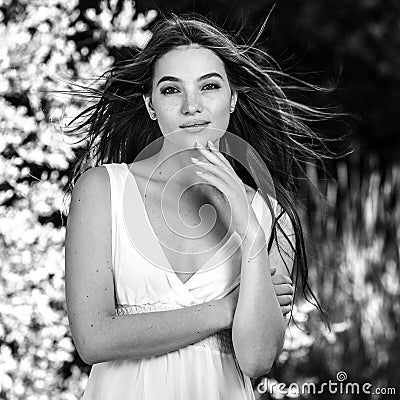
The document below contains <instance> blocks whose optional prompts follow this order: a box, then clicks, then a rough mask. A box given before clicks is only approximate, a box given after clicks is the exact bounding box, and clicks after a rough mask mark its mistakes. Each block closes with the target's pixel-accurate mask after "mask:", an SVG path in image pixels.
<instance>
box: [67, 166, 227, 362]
mask: <svg viewBox="0 0 400 400" xmlns="http://www.w3.org/2000/svg"><path fill="white" fill-rule="evenodd" d="M65 267H66V269H65V277H66V280H65V291H66V300H67V313H68V319H69V323H70V328H71V332H72V337H73V340H74V343H75V345H76V348H77V350H78V353H79V355H80V356H81V358H82V360H83V361H84V362H86V363H88V364H94V363H100V362H105V361H110V360H116V359H135V358H143V357H151V356H156V355H160V354H165V353H167V352H170V351H174V350H177V349H179V348H182V347H185V346H187V345H189V344H191V343H194V342H197V341H199V340H201V339H204V338H205V337H207V336H209V335H211V334H213V333H215V332H217V331H220V330H221V329H225V328H228V327H229V326H231V324H232V319H233V313H234V311H233V305H234V304H233V302H229V301H227V300H228V299H225V300H224V301H221V300H222V299H221V300H219V301H210V302H206V303H203V304H199V305H196V306H192V307H187V308H182V309H177V310H168V311H159V312H150V313H140V314H135V315H123V316H116V315H115V305H114V284H113V276H112V264H111V212H110V186H109V178H108V174H107V171H106V170H105V167H95V168H92V169H90V170H89V171H86V172H85V173H84V174H83V175H82V176H81V177H80V178H79V180H78V182H77V183H76V185H75V187H74V190H73V194H72V198H71V204H70V212H69V216H68V221H67V232H66V240H65ZM229 310H232V312H229ZM227 311H228V312H227Z"/></svg>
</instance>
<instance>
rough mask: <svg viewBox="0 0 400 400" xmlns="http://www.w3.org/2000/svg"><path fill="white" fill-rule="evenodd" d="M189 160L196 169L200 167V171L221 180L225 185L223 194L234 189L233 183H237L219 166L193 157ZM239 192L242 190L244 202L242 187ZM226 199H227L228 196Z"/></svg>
mask: <svg viewBox="0 0 400 400" xmlns="http://www.w3.org/2000/svg"><path fill="white" fill-rule="evenodd" d="M191 159H192V161H193V163H194V164H195V165H197V166H198V167H200V168H201V169H202V170H205V171H207V172H208V173H210V174H212V175H215V176H216V177H217V178H219V179H220V180H221V183H222V184H224V185H225V190H224V191H223V193H225V194H227V193H228V190H229V189H230V188H232V187H234V183H238V181H235V177H234V176H233V175H231V174H230V173H229V172H227V171H226V169H224V168H222V167H220V166H219V165H215V164H210V163H208V162H203V161H199V160H197V159H195V158H193V157H192V158H191ZM202 172H203V171H202ZM232 180H233V182H232ZM240 190H243V196H246V201H247V194H246V190H245V189H243V188H242V187H240ZM227 197H228V198H229V196H227Z"/></svg>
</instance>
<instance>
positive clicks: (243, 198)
mask: <svg viewBox="0 0 400 400" xmlns="http://www.w3.org/2000/svg"><path fill="white" fill-rule="evenodd" d="M196 147H197V149H198V150H199V151H200V153H201V154H202V155H203V156H204V157H205V158H206V160H208V162H207V161H205V162H204V161H199V160H197V159H195V158H193V157H192V161H193V162H194V163H195V164H196V165H197V166H198V167H201V168H202V169H203V170H204V171H203V170H202V171H200V172H202V174H200V175H199V176H200V177H201V178H203V179H204V180H206V181H207V182H209V183H210V184H211V185H213V186H214V187H216V188H217V189H218V190H219V191H220V192H222V194H223V195H224V196H223V200H222V201H220V202H219V204H216V207H217V208H220V210H217V211H220V212H219V214H220V216H221V219H222V220H223V222H224V223H225V224H226V226H228V229H229V231H230V232H231V233H233V231H236V232H237V233H238V234H239V235H240V237H241V238H242V239H244V238H245V237H246V235H248V234H249V233H251V234H256V233H257V232H258V231H259V230H260V229H261V228H260V225H259V223H258V220H257V217H256V215H255V214H254V211H253V209H252V207H251V204H250V203H249V201H248V199H247V194H246V188H245V186H244V184H243V182H242V180H241V179H240V178H239V177H238V175H237V174H236V172H235V170H234V169H233V168H232V166H231V165H230V164H229V161H228V160H227V159H226V158H225V157H224V156H223V155H222V153H221V152H220V151H219V150H218V149H217V148H216V147H215V146H214V145H213V144H212V143H211V141H208V146H207V147H204V146H202V145H200V144H199V143H198V142H196ZM217 203H218V202H217ZM229 209H230V210H231V215H232V216H231V219H229V215H226V214H227V213H226V210H229Z"/></svg>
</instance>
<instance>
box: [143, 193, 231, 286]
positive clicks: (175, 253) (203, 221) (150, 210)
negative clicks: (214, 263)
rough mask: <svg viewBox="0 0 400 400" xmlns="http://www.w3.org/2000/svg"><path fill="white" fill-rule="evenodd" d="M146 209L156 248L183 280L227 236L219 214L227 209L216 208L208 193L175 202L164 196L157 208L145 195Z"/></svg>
mask: <svg viewBox="0 0 400 400" xmlns="http://www.w3.org/2000/svg"><path fill="white" fill-rule="evenodd" d="M146 211H147V214H148V219H149V222H150V224H151V228H152V230H153V232H154V234H155V236H156V237H157V239H158V242H159V243H158V244H159V245H160V250H161V249H162V251H163V253H164V255H165V257H166V258H167V260H168V262H169V264H170V266H171V268H173V270H174V271H175V272H176V273H177V275H178V276H179V274H182V278H181V280H183V281H186V280H187V279H188V278H189V274H193V273H195V272H196V271H197V270H199V269H200V268H201V267H202V266H204V265H205V264H206V263H207V262H208V261H209V260H210V259H211V258H213V257H214V256H215V255H216V253H217V252H219V251H220V249H221V248H222V247H223V246H224V245H225V244H226V242H227V241H228V239H229V236H230V234H229V232H228V227H226V226H225V225H224V224H223V223H221V220H222V219H221V218H220V215H219V214H220V213H221V212H227V213H229V210H221V209H220V208H218V209H217V207H215V205H214V204H213V199H212V198H210V196H203V195H199V194H197V195H196V193H194V194H188V195H186V196H181V198H180V199H179V201H178V199H177V198H172V197H169V198H168V197H166V198H165V199H163V201H162V206H161V207H160V200H159V199H156V196H154V197H153V196H151V195H148V196H146ZM224 220H226V219H224Z"/></svg>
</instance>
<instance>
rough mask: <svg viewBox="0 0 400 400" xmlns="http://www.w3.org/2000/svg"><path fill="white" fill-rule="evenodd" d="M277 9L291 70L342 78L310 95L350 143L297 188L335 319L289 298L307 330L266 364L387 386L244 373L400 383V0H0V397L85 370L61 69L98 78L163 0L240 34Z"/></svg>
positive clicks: (65, 396) (49, 390) (323, 294)
mask: <svg viewBox="0 0 400 400" xmlns="http://www.w3.org/2000/svg"><path fill="white" fill-rule="evenodd" d="M272 8H273V12H272V13H271V15H270V17H269V19H268V23H267V25H266V28H265V31H264V33H263V35H262V37H261V39H260V41H261V42H262V46H263V47H264V48H265V49H267V50H268V51H269V52H270V54H271V55H272V56H273V57H275V58H276V59H277V60H278V62H279V63H280V65H281V66H282V68H283V69H284V70H285V71H286V72H290V73H294V74H297V76H299V77H302V78H304V79H306V80H308V81H309V82H312V83H317V84H322V85H325V86H329V85H331V84H333V83H334V82H337V85H338V88H337V90H336V91H335V92H333V93H332V94H330V95H329V96H328V95H324V96H321V95H318V97H315V96H314V98H312V97H310V98H309V99H306V100H307V101H310V103H313V104H314V105H319V106H324V105H327V104H336V105H339V106H340V107H341V110H342V111H345V112H349V113H352V114H353V115H354V116H355V118H353V119H351V121H350V122H349V121H347V122H346V123H343V121H337V122H336V123H332V122H330V123H329V125H325V127H324V128H321V129H326V130H328V131H329V132H331V134H332V135H336V134H338V133H344V132H346V133H348V132H351V141H352V143H351V147H352V148H353V153H352V154H351V155H350V156H348V157H346V158H342V159H340V160H336V161H330V162H329V163H328V164H327V167H328V170H329V172H330V174H331V175H330V176H329V177H327V176H325V175H323V174H322V172H321V170H320V169H319V168H318V166H317V165H309V166H308V167H307V174H308V176H309V178H310V180H309V183H306V182H304V185H303V186H302V187H301V188H300V193H301V197H300V198H299V202H301V203H302V204H303V205H304V207H300V210H301V213H302V214H301V218H302V221H303V223H304V229H305V235H306V241H307V250H308V253H309V255H310V260H309V268H310V282H311V287H312V289H313V291H314V292H315V293H316V295H317V297H318V299H319V300H320V302H321V303H322V306H323V308H324V309H325V310H326V311H327V312H328V314H329V317H330V320H331V323H332V331H331V332H329V331H328V330H327V328H326V326H325V324H324V322H323V320H322V319H321V316H320V314H319V313H318V312H317V310H316V308H315V307H313V306H311V305H310V304H309V303H307V302H304V301H299V302H298V303H297V304H296V305H295V308H294V317H295V320H296V321H297V324H298V326H299V327H301V329H299V328H298V327H296V326H294V325H293V326H292V325H291V326H290V329H288V332H287V340H286V343H285V349H284V351H283V353H282V354H281V356H280V357H279V360H277V361H276V363H275V366H274V368H273V370H272V371H271V373H270V374H269V375H268V378H269V379H270V382H276V383H286V384H287V385H289V384H290V383H297V384H299V385H300V384H302V383H303V382H314V383H315V385H316V386H317V388H318V387H319V386H320V385H321V384H322V383H323V382H328V381H329V380H332V381H333V382H338V380H337V373H338V372H339V371H344V372H345V373H346V374H347V379H346V380H345V381H344V382H358V383H364V382H370V383H371V384H372V388H371V391H372V392H373V391H374V390H375V389H376V388H378V387H381V388H383V390H382V389H381V391H384V388H389V387H392V388H396V391H397V396H390V395H387V394H386V395H382V394H373V395H372V394H366V393H360V394H358V395H351V394H347V395H346V394H339V393H337V394H329V393H328V392H324V394H320V395H309V396H307V395H305V394H301V393H300V394H297V395H296V394H293V393H292V394H291V395H287V396H282V395H279V394H278V393H269V392H268V391H267V392H266V393H261V391H260V390H257V389H256V388H257V387H260V386H258V385H259V384H260V382H262V378H259V379H256V380H253V383H254V388H255V395H256V398H257V399H259V398H260V399H268V398H299V399H302V398H321V397H320V396H323V398H324V399H325V398H335V399H336V398H337V399H352V398H357V399H358V398H360V399H372V398H373V399H380V398H397V397H398V396H399V393H400V391H399V390H400V388H399V380H400V352H399V348H400V346H399V331H398V328H399V315H400V304H399V295H400V284H399V237H400V228H399V227H400V206H399V202H398V196H399V185H400V167H399V158H400V135H399V134H398V122H399V117H398V115H399V113H398V107H399V104H400V101H399V97H400V91H399V79H400V72H399V71H400V68H399V67H400V53H399V51H398V49H399V44H400V43H399V42H400V34H399V33H400V32H399V30H400V3H398V2H397V1H395V0H387V1H386V2H385V3H383V2H379V1H378V0H343V1H341V2H340V3H338V2H336V1H333V0H324V1H317V0H308V1H300V0H292V1H290V2H288V1H286V2H284V1H275V2H272V1H255V0H247V1H246V2H244V1H241V0H237V1H235V2H233V3H232V2H229V1H226V0H218V1H213V2H204V1H201V2H196V1H174V2H167V1H147V0H143V1H138V2H136V3H135V2H133V1H129V0H109V1H100V0H81V1H79V0H69V1H68V2H63V1H61V0H47V1H40V0H30V1H29V0H0V37H1V40H0V177H1V180H0V263H1V264H0V266H1V273H0V300H1V301H0V307H1V308H0V399H7V400H14V399H26V400H36V399H40V400H42V399H43V400H44V399H52V400H56V399H60V400H61V399H62V400H70V399H71V400H72V399H77V398H80V397H81V395H82V393H83V390H84V388H85V386H86V381H87V376H88V373H89V372H90V366H88V365H86V364H84V363H83V362H82V360H81V359H80V358H79V355H78V354H77V352H76V350H75V348H74V345H73V342H72V339H71V335H70V332H69V327H68V320H67V316H66V309H65V295H64V247H63V246H64V237H65V225H66V217H67V206H68V204H64V203H63V186H64V184H65V183H66V179H67V174H68V173H69V167H70V164H71V161H72V160H73V159H74V157H75V156H76V155H77V154H78V153H79V149H80V148H81V147H82V146H83V145H84V143H81V144H80V145H75V144H74V142H73V141H71V140H70V139H68V138H66V137H65V135H63V134H62V127H63V126H65V124H66V123H67V122H68V119H69V118H71V117H73V116H76V115H77V114H78V113H79V110H81V109H82V107H84V106H86V105H87V104H86V103H85V101H84V99H82V98H79V97H76V96H72V95H67V94H66V95H62V94H61V93H60V91H63V90H66V91H68V90H71V87H70V86H69V85H68V83H67V82H68V81H69V80H73V81H75V82H78V84H81V85H90V84H93V80H94V78H95V77H97V76H99V75H100V74H101V73H102V72H104V71H105V70H106V69H107V68H108V67H110V66H111V65H112V64H113V63H114V62H115V61H116V60H119V59H122V58H124V57H126V56H127V55H128V54H129V48H130V47H132V46H137V47H140V46H142V45H143V43H144V40H146V39H147V38H148V37H149V35H151V27H152V24H153V23H154V21H156V20H157V18H158V17H159V12H160V11H173V12H177V13H180V12H190V11H195V12H198V13H201V14H202V15H204V16H206V17H208V18H209V19H211V20H212V21H213V22H215V23H217V24H219V25H220V26H222V27H224V28H226V29H230V30H236V31H239V30H240V31H241V34H242V35H243V36H244V37H247V38H249V40H250V39H251V38H253V39H254V37H255V36H256V34H257V29H258V28H259V27H260V26H261V24H262V22H263V21H264V19H265V18H266V17H267V15H268V13H269V12H270V11H271V9H272ZM156 10H158V11H156ZM318 128H320V127H318ZM304 210H307V212H305V211H304ZM156 379H157V377H155V380H156ZM388 390H389V389H387V392H388Z"/></svg>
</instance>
